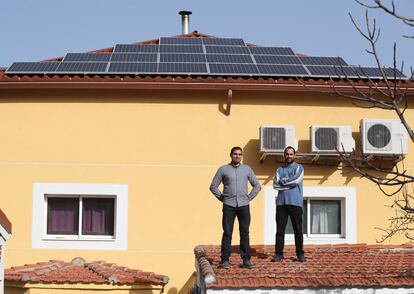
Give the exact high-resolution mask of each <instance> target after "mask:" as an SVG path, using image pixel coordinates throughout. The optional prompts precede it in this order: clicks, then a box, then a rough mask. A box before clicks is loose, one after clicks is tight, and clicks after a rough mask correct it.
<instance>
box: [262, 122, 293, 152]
mask: <svg viewBox="0 0 414 294" xmlns="http://www.w3.org/2000/svg"><path fill="white" fill-rule="evenodd" d="M287 146H292V147H293V148H295V150H297V148H298V141H297V140H296V137H295V127H294V126H289V125H262V126H261V127H260V152H262V153H264V152H270V153H271V152H274V153H279V152H283V151H284V149H285V148H286V147H287Z"/></svg>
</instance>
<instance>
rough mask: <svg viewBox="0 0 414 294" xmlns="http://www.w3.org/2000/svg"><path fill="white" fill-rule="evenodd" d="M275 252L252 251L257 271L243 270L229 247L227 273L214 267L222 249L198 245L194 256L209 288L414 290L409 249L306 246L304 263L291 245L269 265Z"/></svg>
mask: <svg viewBox="0 0 414 294" xmlns="http://www.w3.org/2000/svg"><path fill="white" fill-rule="evenodd" d="M273 250H274V246H263V245H260V246H252V262H253V263H254V265H255V267H254V268H252V269H245V268H242V267H241V264H242V260H241V258H240V256H239V255H238V253H237V249H236V248H235V247H233V248H232V252H233V254H232V256H231V258H230V262H231V264H232V267H231V268H230V269H228V270H226V269H221V268H219V267H218V265H219V262H220V246H211V245H209V246H197V247H196V248H195V249H194V253H195V256H196V259H197V261H198V263H199V265H200V271H201V273H202V276H203V279H204V281H205V282H206V287H207V288H312V287H319V288H321V287H408V286H410V287H414V246H413V245H401V246H395V245H394V246H393V245H380V246H378V245H366V244H352V245H348V244H341V245H309V246H305V252H306V257H307V261H306V262H304V263H300V262H298V261H297V260H296V255H295V250H294V246H286V247H285V260H284V261H283V262H282V263H273V262H271V257H272V255H273Z"/></svg>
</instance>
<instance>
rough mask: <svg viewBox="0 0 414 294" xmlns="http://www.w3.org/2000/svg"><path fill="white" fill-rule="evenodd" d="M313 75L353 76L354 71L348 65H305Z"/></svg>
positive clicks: (354, 74)
mask: <svg viewBox="0 0 414 294" xmlns="http://www.w3.org/2000/svg"><path fill="white" fill-rule="evenodd" d="M306 67H307V68H308V70H309V72H310V73H311V75H313V76H326V77H328V76H331V77H340V76H341V77H345V76H347V77H355V76H357V74H356V71H355V69H354V68H353V67H350V66H316V65H315V66H310V65H308V66H306Z"/></svg>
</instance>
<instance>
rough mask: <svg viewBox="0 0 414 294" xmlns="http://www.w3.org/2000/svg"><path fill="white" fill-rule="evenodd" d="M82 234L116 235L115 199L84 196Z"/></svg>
mask: <svg viewBox="0 0 414 294" xmlns="http://www.w3.org/2000/svg"><path fill="white" fill-rule="evenodd" d="M82 201H83V212H82V214H83V216H82V234H83V235H110V236H113V235H114V206H115V205H114V203H115V201H114V199H113V198H83V200H82Z"/></svg>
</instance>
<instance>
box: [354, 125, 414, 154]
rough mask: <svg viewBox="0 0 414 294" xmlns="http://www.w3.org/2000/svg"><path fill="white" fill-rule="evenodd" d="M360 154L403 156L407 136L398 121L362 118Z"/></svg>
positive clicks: (406, 147)
mask: <svg viewBox="0 0 414 294" xmlns="http://www.w3.org/2000/svg"><path fill="white" fill-rule="evenodd" d="M360 129H361V142H362V152H363V153H365V154H380V155H405V154H407V152H408V142H407V140H408V134H407V131H406V129H405V128H404V126H403V124H402V123H401V121H400V120H394V119H372V118H364V119H362V120H361V122H360Z"/></svg>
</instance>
